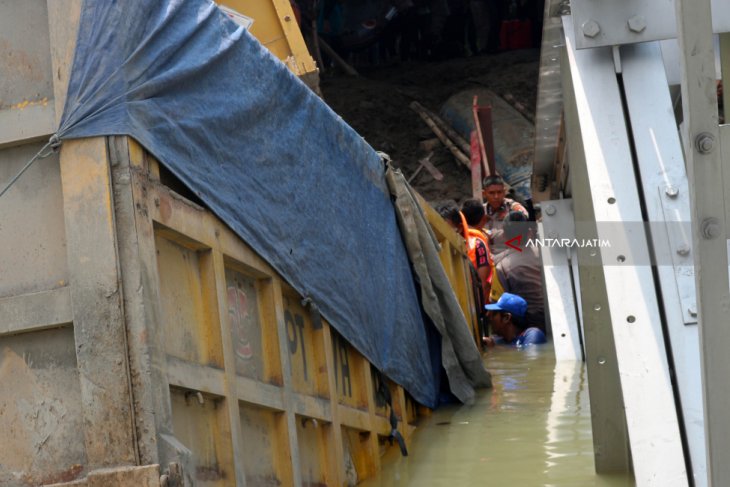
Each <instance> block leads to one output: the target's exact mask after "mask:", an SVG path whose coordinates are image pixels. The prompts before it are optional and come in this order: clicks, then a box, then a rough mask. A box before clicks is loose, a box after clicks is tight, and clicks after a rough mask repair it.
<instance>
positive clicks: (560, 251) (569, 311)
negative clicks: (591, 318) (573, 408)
mask: <svg viewBox="0 0 730 487" xmlns="http://www.w3.org/2000/svg"><path fill="white" fill-rule="evenodd" d="M573 218H574V217H573V201H572V200H569V199H564V200H548V201H543V202H542V227H541V231H540V235H541V236H542V237H543V238H545V237H547V238H551V239H552V238H570V239H573V238H575V222H574V219H573ZM540 255H541V257H542V266H543V276H544V292H545V295H546V298H547V299H546V300H545V303H546V304H547V305H548V309H547V310H546V312H547V313H548V314H549V316H550V326H551V331H552V335H553V344H554V346H555V359H556V360H557V361H558V362H560V361H571V360H572V361H582V360H583V351H582V349H581V341H580V332H579V329H580V324H579V321H578V316H577V313H576V303H575V295H574V284H573V278H572V277H573V276H572V272H571V257H572V258H573V259H575V258H576V256H575V255H572V253H571V252H570V249H568V248H560V247H556V246H553V247H543V248H541V249H540Z"/></svg>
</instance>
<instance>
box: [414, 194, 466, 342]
mask: <svg viewBox="0 0 730 487" xmlns="http://www.w3.org/2000/svg"><path fill="white" fill-rule="evenodd" d="M419 204H420V205H421V208H422V209H423V212H424V213H425V215H426V219H427V220H428V223H429V224H430V225H431V228H432V229H433V231H434V234H435V235H436V239H437V240H438V241H439V244H441V252H440V253H439V256H440V258H441V264H443V266H444V270H445V271H446V275H447V276H448V278H449V282H450V283H451V287H452V288H453V289H454V292H455V293H456V297H457V299H458V300H459V305H460V306H461V310H462V311H463V312H464V317H465V318H466V322H467V323H468V324H469V326H470V327H471V328H472V333H473V335H474V339H475V340H476V341H477V344H479V342H480V337H479V323H478V318H477V314H476V305H475V304H474V294H473V293H472V288H471V284H470V283H471V273H470V272H469V257H468V256H467V254H466V244H465V242H464V239H463V238H461V236H460V235H459V234H457V233H456V232H455V231H454V230H453V229H452V228H451V227H450V226H449V225H448V224H447V223H446V222H445V221H444V219H443V218H442V217H441V215H439V214H438V212H437V211H436V210H434V209H433V208H431V206H430V205H429V204H428V203H427V202H426V200H424V199H423V198H421V197H420V196H419Z"/></svg>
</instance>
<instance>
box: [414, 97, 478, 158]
mask: <svg viewBox="0 0 730 487" xmlns="http://www.w3.org/2000/svg"><path fill="white" fill-rule="evenodd" d="M410 107H411V110H413V111H414V112H416V113H417V114H418V115H419V116H420V117H421V119H422V120H423V121H424V122H425V123H426V125H428V127H429V128H430V129H431V131H433V133H434V134H435V135H436V137H438V138H439V140H440V141H441V142H442V143H443V144H444V145H445V146H446V148H447V149H449V151H450V152H451V154H452V155H453V156H454V157H455V158H456V160H457V161H459V162H460V163H462V164H463V165H464V166H465V167H466V168H468V169H471V160H470V159H469V158H468V157H466V155H464V153H463V152H461V150H460V149H459V148H458V147H457V146H456V145H455V144H454V143H453V142H452V141H451V139H449V138H448V137H447V136H446V134H445V133H444V132H443V130H441V129H440V128H439V127H438V125H436V122H434V121H433V120H432V119H431V117H430V116H429V115H428V113H426V112H425V111H424V109H423V107H421V106H420V104H418V102H413V103H411V105H410Z"/></svg>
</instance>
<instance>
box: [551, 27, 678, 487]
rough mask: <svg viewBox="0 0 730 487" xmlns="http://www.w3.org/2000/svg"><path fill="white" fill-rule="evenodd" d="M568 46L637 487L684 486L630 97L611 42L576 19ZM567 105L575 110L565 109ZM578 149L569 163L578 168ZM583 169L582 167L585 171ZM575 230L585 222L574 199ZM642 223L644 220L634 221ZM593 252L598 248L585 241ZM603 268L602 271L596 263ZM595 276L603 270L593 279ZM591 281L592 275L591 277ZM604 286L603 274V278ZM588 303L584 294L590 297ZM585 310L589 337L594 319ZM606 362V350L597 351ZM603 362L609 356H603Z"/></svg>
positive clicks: (577, 132)
mask: <svg viewBox="0 0 730 487" xmlns="http://www.w3.org/2000/svg"><path fill="white" fill-rule="evenodd" d="M564 30H565V34H566V53H567V57H568V63H567V64H569V66H570V76H571V81H572V89H573V92H572V96H573V97H574V102H575V108H574V109H575V110H576V112H577V118H578V121H579V124H578V126H577V127H576V126H575V125H574V126H573V127H574V128H573V129H571V130H568V136H569V137H580V138H581V140H582V148H583V155H582V157H583V158H584V160H585V162H586V164H585V173H584V174H585V178H583V180H582V181H579V180H578V179H574V180H573V183H574V184H573V192H574V199H575V200H576V201H577V198H576V193H577V192H578V191H579V188H578V186H579V185H582V186H583V188H581V189H580V191H588V198H586V199H588V200H589V201H590V202H591V204H592V210H593V211H592V213H593V215H592V216H593V218H592V219H590V220H589V221H585V223H586V224H587V225H588V227H589V230H590V231H593V230H594V228H595V231H596V232H597V235H596V236H597V237H598V240H599V241H601V242H604V241H607V242H609V245H606V246H602V247H601V248H600V256H601V262H602V264H603V266H602V268H601V272H602V283H603V285H604V286H605V290H606V298H607V304H608V306H607V308H605V307H603V305H602V304H601V303H596V304H598V305H599V306H600V309H596V308H595V307H594V309H593V312H592V313H593V315H596V313H598V316H600V317H601V318H602V319H604V320H605V319H606V315H607V314H608V315H609V318H608V320H609V321H610V325H611V330H612V333H613V339H614V342H615V345H616V360H617V365H618V371H619V377H620V380H621V391H622V394H623V402H624V407H625V414H626V423H627V426H628V432H629V438H630V441H631V454H632V457H633V460H634V461H633V467H634V474H635V477H636V481H637V484H638V485H642V486H643V485H657V486H686V485H687V484H688V478H687V469H686V465H685V458H684V452H683V446H682V437H681V433H680V429H679V420H678V416H677V411H676V407H675V404H674V393H673V389H672V384H671V380H670V376H669V367H668V360H667V352H666V349H665V345H664V334H663V329H662V323H661V315H660V312H659V306H658V302H657V295H656V289H655V286H654V276H653V274H652V270H651V268H650V267H649V265H648V263H649V262H650V252H649V244H648V240H647V235H646V233H645V231H644V228H643V225H642V224H641V222H642V219H643V215H642V211H641V203H640V199H639V191H638V189H637V183H636V179H635V174H634V167H633V155H632V150H631V145H630V140H629V137H628V133H627V121H626V119H625V118H624V112H623V100H622V96H621V92H620V89H619V84H618V80H617V76H616V72H615V69H616V62H615V61H616V59H615V56H614V50H613V49H611V48H597V49H590V50H583V51H576V49H575V44H574V41H575V37H574V33H573V31H572V24H571V21H570V19H566V21H565V23H564ZM566 113H567V110H566ZM574 154H575V151H572V152H571V170H572V171H573V172H575V170H576V169H577V165H578V164H576V159H577V158H574V157H573V156H574ZM581 170H582V169H581ZM575 211H576V219H577V221H576V232H577V234H578V235H580V234H581V232H582V231H583V230H582V229H581V226H582V225H583V224H584V221H583V220H581V215H579V214H578V204H576V208H575ZM631 222H637V223H638V225H637V224H633V225H632V224H631ZM586 250H588V252H589V256H590V253H591V252H595V251H596V249H595V248H590V249H580V250H579V259H580V258H581V252H584V251H586ZM596 274H598V272H597V271H596ZM593 278H594V279H596V280H597V279H599V278H600V276H599V278H596V277H595V276H594V277H593ZM581 282H582V283H583V285H584V287H585V286H586V285H588V286H590V285H591V282H590V280H584V279H583V275H581ZM598 284H600V282H599V283H598ZM584 303H586V301H584ZM589 318H592V317H591V315H589V314H588V312H587V310H586V309H585V308H584V319H585V320H586V335H588V333H589V331H588V320H589ZM586 350H587V352H588V354H589V358H588V361H589V363H590V361H592V360H598V362H599V364H601V365H604V364H605V363H606V362H607V360H608V358H606V357H604V358H603V360H601V358H597V357H595V356H593V357H591V356H590V351H589V350H588V348H586ZM601 362H603V364H602V363H601Z"/></svg>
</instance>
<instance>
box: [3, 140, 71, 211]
mask: <svg viewBox="0 0 730 487" xmlns="http://www.w3.org/2000/svg"><path fill="white" fill-rule="evenodd" d="M60 148H61V139H60V138H59V137H58V134H57V133H56V134H53V135H52V136H51V138H50V139H48V142H47V143H46V145H44V146H43V147H41V149H40V150H39V151H38V152H37V153H36V155H34V156H33V157H32V158H31V159H30V160H29V161H28V162H26V163H25V165H24V166H23V167H22V168H21V169H20V171H18V172H17V174H15V176H13V177H12V178H10V181H8V183H7V184H6V185H5V187H4V188H3V189H2V191H0V198H2V197H3V195H4V194H5V193H7V192H8V191H9V190H10V188H12V187H13V185H14V184H15V183H17V182H18V180H19V179H20V178H21V176H22V175H23V173H25V171H27V170H28V169H30V166H32V165H33V163H34V162H35V161H37V160H39V159H45V158H46V157H49V156H50V155H51V154H53V153H55V152H58V150H59V149H60Z"/></svg>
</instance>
